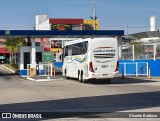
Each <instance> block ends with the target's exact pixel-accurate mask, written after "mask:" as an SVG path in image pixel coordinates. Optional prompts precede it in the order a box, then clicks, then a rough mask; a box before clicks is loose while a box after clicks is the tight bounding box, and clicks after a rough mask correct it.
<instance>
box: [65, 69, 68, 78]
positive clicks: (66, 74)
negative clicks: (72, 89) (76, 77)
mask: <svg viewBox="0 0 160 121" xmlns="http://www.w3.org/2000/svg"><path fill="white" fill-rule="evenodd" d="M64 77H65V78H66V79H68V78H67V71H66V70H65V73H64Z"/></svg>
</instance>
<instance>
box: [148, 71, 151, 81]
mask: <svg viewBox="0 0 160 121" xmlns="http://www.w3.org/2000/svg"><path fill="white" fill-rule="evenodd" d="M150 78H151V71H150V68H149V69H148V79H150Z"/></svg>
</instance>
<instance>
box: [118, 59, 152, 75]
mask: <svg viewBox="0 0 160 121" xmlns="http://www.w3.org/2000/svg"><path fill="white" fill-rule="evenodd" d="M148 70H149V68H148V62H128V63H127V62H126V63H120V68H119V75H122V74H124V75H125V76H148Z"/></svg>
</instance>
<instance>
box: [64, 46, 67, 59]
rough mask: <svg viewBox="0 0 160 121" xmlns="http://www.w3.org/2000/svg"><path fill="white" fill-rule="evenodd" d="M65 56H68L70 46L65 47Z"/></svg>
mask: <svg viewBox="0 0 160 121" xmlns="http://www.w3.org/2000/svg"><path fill="white" fill-rule="evenodd" d="M63 52H64V57H66V56H68V46H66V47H64V50H63Z"/></svg>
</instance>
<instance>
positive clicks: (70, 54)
mask: <svg viewBox="0 0 160 121" xmlns="http://www.w3.org/2000/svg"><path fill="white" fill-rule="evenodd" d="M68 56H72V45H69V46H68Z"/></svg>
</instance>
